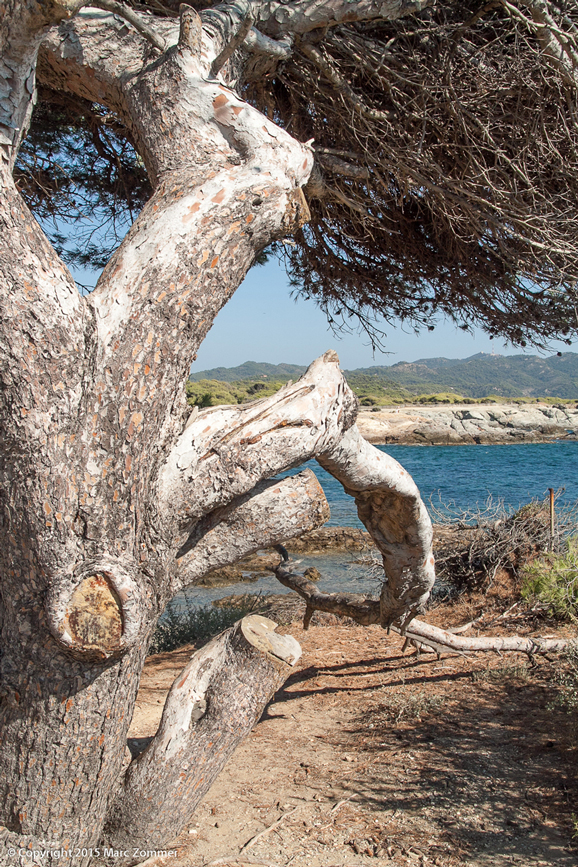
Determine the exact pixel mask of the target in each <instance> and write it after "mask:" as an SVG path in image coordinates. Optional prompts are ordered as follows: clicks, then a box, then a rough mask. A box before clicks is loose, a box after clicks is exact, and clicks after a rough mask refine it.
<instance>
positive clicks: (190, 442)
mask: <svg viewBox="0 0 578 867" xmlns="http://www.w3.org/2000/svg"><path fill="white" fill-rule="evenodd" d="M356 412H357V399H356V398H355V396H354V394H353V393H352V392H351V390H350V389H349V387H348V385H347V383H346V381H345V379H344V377H343V374H342V373H341V371H340V370H339V359H338V358H337V355H336V353H335V352H332V351H330V352H326V353H325V355H323V356H322V357H321V358H318V359H317V360H316V361H314V362H313V364H312V365H311V366H310V367H309V368H308V370H307V372H306V373H305V374H304V375H303V376H302V377H301V379H299V381H298V382H297V383H295V384H294V385H293V384H291V383H289V384H288V385H286V386H284V387H283V388H281V389H280V390H279V391H278V392H277V393H276V394H274V395H273V396H272V397H269V398H265V399H263V400H258V401H255V402H253V403H250V404H246V405H244V406H219V407H214V408H211V409H207V410H201V411H200V412H199V413H198V414H195V415H192V416H191V419H190V422H189V424H188V425H187V426H186V427H185V430H184V431H183V433H182V434H181V436H180V437H179V439H178V440H177V442H176V444H175V446H174V448H173V450H172V451H171V453H170V455H169V457H168V459H167V461H166V463H165V466H164V468H163V470H162V472H161V475H160V479H159V497H160V504H161V508H162V509H163V512H164V513H165V514H166V515H167V518H168V520H169V521H172V525H173V526H174V533H175V534H176V535H180V534H182V533H183V532H184V531H188V527H189V525H190V522H191V521H192V520H196V519H198V518H200V517H201V516H202V515H204V514H206V513H207V512H209V511H212V510H213V509H216V508H218V507H219V506H224V505H226V504H227V503H229V502H231V500H233V499H234V498H235V497H239V496H242V495H243V494H245V493H247V492H248V491H251V490H252V489H253V488H254V487H255V485H256V484H257V483H258V482H260V481H261V479H262V478H263V477H265V478H267V477H271V476H274V475H275V474H276V473H278V472H281V471H282V470H284V469H286V468H287V467H291V466H298V465H299V464H301V463H303V461H306V460H308V459H309V458H311V457H315V456H316V455H318V454H321V453H323V452H326V451H327V450H328V449H329V448H330V446H331V445H332V444H333V442H334V441H336V440H339V439H340V438H341V436H342V434H343V432H344V431H345V430H347V428H348V427H350V426H351V424H352V423H353V422H354V420H355V416H356Z"/></svg>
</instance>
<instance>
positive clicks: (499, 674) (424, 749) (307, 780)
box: [130, 586, 578, 867]
mask: <svg viewBox="0 0 578 867" xmlns="http://www.w3.org/2000/svg"><path fill="white" fill-rule="evenodd" d="M507 591H508V588H504V587H501V588H500V587H499V586H498V587H497V588H494V598H493V599H488V597H485V598H480V597H471V598H470V599H467V600H465V601H464V600H462V601H460V603H459V604H453V605H452V606H447V605H445V606H441V607H440V608H438V609H436V610H435V611H433V612H430V613H429V614H428V615H427V618H426V619H427V620H428V621H429V622H432V623H436V624H437V625H445V626H448V627H449V626H452V625H457V624H459V623H464V622H467V621H469V620H471V619H472V617H473V616H476V615H478V614H479V613H480V607H481V606H482V605H483V607H484V608H485V610H486V611H489V610H491V609H492V607H494V608H495V610H496V611H497V610H498V609H499V608H500V604H501V610H504V608H505V601H506V596H507ZM500 593H501V594H502V596H503V597H504V598H502V599H500V598H499V597H500ZM292 604H293V608H292V609H291V605H289V607H288V600H287V597H285V598H284V605H285V608H284V615H285V619H292V617H291V615H295V614H296V613H299V611H300V601H298V600H295V601H294V602H293V603H292ZM516 611H518V612H519V613H518V614H517V613H516ZM282 616H283V612H281V617H282ZM488 616H489V615H488ZM491 616H493V615H491ZM313 624H314V625H312V626H311V627H310V628H309V630H308V631H307V632H303V630H302V628H301V625H300V623H299V622H295V623H292V624H291V625H289V626H287V625H286V626H283V627H280V631H282V632H290V633H291V634H293V635H294V636H295V637H296V638H297V639H298V641H299V642H300V643H301V645H302V648H303V657H302V659H301V660H300V661H299V663H298V664H297V666H296V668H295V671H294V672H293V674H292V675H291V676H290V678H289V679H288V681H287V682H286V683H285V685H284V686H283V688H282V689H281V690H280V691H279V692H278V693H277V694H276V695H275V696H274V698H273V700H272V701H271V703H270V704H269V706H268V707H267V710H266V712H265V713H264V715H263V717H262V719H261V720H260V721H259V722H258V724H257V725H256V726H255V727H254V729H253V731H252V732H251V734H250V736H249V737H248V738H247V739H246V741H245V742H244V743H242V744H241V745H240V746H239V747H238V749H237V751H236V753H235V754H234V757H233V759H232V760H231V761H230V762H229V764H228V766H227V767H226V768H225V770H224V771H223V773H222V774H221V775H220V777H219V778H218V779H217V780H216V781H215V783H214V785H213V787H212V788H211V790H210V791H209V793H208V795H207V796H206V798H205V800H204V802H203V803H202V805H201V807H200V808H199V810H198V811H197V813H196V815H195V817H194V820H193V822H192V823H191V825H190V827H188V828H186V829H185V831H184V833H183V834H182V835H181V837H180V838H179V840H178V841H177V842H178V850H177V851H178V855H177V857H176V858H175V857H171V858H164V859H163V858H157V859H156V860H154V861H150V862H147V864H151V865H152V864H157V865H160V864H167V865H171V867H184V865H187V867H208V865H217V864H219V865H231V867H232V865H236V867H239V865H249V864H252V865H266V867H290V865H291V867H362V865H367V867H369V865H378V864H383V865H387V867H401V865H404V867H405V865H412V867H418V865H438V867H458V865H471V867H505V865H512V864H521V865H528V867H547V865H548V867H549V865H560V867H576V865H578V840H577V839H576V818H577V817H576V816H575V815H574V814H575V813H578V750H577V749H576V743H575V735H576V730H575V728H572V726H573V725H574V726H575V720H572V719H571V718H570V717H569V716H568V715H567V714H565V713H564V712H563V711H562V710H559V709H555V710H552V709H548V707H547V706H548V704H549V702H550V701H551V700H552V697H553V696H554V686H553V680H552V676H553V672H554V668H555V666H556V665H557V664H558V665H559V662H558V661H557V660H556V659H552V660H547V659H544V658H541V659H538V660H536V663H535V665H532V664H531V663H530V661H529V660H528V659H527V658H526V657H525V656H523V655H520V654H515V655H514V654H512V655H509V656H508V657H507V658H506V657H500V656H498V655H494V654H492V655H490V654H486V655H483V654H478V655H471V656H451V655H449V654H444V655H442V657H441V659H438V658H437V656H436V655H435V654H421V655H417V654H416V652H415V650H413V649H412V650H410V651H408V652H406V653H405V654H403V653H402V640H401V639H399V638H398V637H396V636H393V635H390V636H388V635H387V634H386V633H385V632H384V631H383V630H382V629H381V628H379V627H377V626H372V627H360V626H356V625H352V624H350V623H349V624H348V623H343V622H342V621H339V620H337V619H336V618H334V617H333V616H332V615H319V614H316V615H315V617H314V620H313ZM515 631H517V632H518V633H520V634H526V635H532V634H534V635H536V634H542V635H544V634H548V635H553V634H566V635H568V636H570V635H571V634H572V632H571V630H569V629H565V630H564V629H562V630H560V629H554V628H551V627H548V628H546V629H545V628H544V623H543V622H542V623H538V624H537V623H536V622H535V620H532V619H531V618H528V616H526V614H524V612H522V611H521V610H520V609H514V610H513V611H512V612H511V613H510V615H508V616H507V617H505V618H504V617H502V619H501V620H499V621H498V622H497V623H495V624H494V626H493V628H490V629H485V630H484V634H492V632H494V633H496V634H497V633H504V632H515ZM466 634H467V633H466ZM192 650H193V648H192V647H188V648H184V649H181V650H179V651H174V652H172V653H164V654H159V655H157V656H155V657H150V658H149V659H148V661H147V663H146V666H145V672H144V676H143V679H142V682H141V689H140V692H139V696H138V703H137V709H136V712H135V716H134V719H133V723H132V727H131V732H130V735H131V737H133V738H137V737H147V736H151V735H154V733H155V731H156V727H157V725H158V722H159V719H160V714H161V710H162V705H163V703H164V699H165V695H166V692H167V690H168V688H169V686H170V685H171V683H172V681H173V679H174V678H175V677H176V675H177V674H178V672H179V671H180V670H181V669H182V667H183V666H184V665H185V664H186V662H187V661H188V659H189V657H190V654H191V652H192ZM573 835H574V836H573Z"/></svg>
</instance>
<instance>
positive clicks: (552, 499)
mask: <svg viewBox="0 0 578 867" xmlns="http://www.w3.org/2000/svg"><path fill="white" fill-rule="evenodd" d="M548 490H549V491H550V551H553V550H554V488H548Z"/></svg>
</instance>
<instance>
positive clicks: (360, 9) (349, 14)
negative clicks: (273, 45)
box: [255, 0, 433, 39]
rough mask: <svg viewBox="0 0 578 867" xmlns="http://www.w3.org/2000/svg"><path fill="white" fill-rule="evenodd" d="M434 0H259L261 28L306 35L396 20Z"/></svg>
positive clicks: (277, 33)
mask: <svg viewBox="0 0 578 867" xmlns="http://www.w3.org/2000/svg"><path fill="white" fill-rule="evenodd" d="M432 3H433V0H358V2H356V3H351V2H348V0H301V2H295V3H285V2H283V0H269V2H267V0H256V3H255V5H256V6H257V10H256V15H255V18H256V22H257V27H258V29H259V30H261V31H262V32H263V33H265V34H266V35H267V36H272V37H273V38H275V39H278V38H280V37H283V36H284V35H285V34H288V33H293V34H295V35H303V34H305V33H310V32H311V31H312V30H317V29H319V28H324V27H337V26H338V25H339V24H344V23H346V22H351V21H373V20H375V19H383V20H384V21H393V20H395V19H396V18H401V17H402V16H404V15H411V14H412V13H414V12H420V11H421V10H422V9H425V8H426V7H427V6H431V5H432Z"/></svg>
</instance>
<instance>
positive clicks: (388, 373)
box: [190, 352, 578, 400]
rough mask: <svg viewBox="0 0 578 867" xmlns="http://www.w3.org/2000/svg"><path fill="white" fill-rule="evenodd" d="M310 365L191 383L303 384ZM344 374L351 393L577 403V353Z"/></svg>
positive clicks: (440, 361) (202, 375)
mask: <svg viewBox="0 0 578 867" xmlns="http://www.w3.org/2000/svg"><path fill="white" fill-rule="evenodd" d="M306 369H307V367H306V365H299V364H287V363H285V364H269V363H267V362H255V361H247V362H245V363H244V364H241V365H238V366H237V367H230V368H226V367H217V368H212V369H209V370H201V371H195V372H194V373H191V375H190V380H191V381H192V382H199V381H201V380H217V381H220V382H239V381H243V380H248V379H254V380H260V381H262V382H263V381H267V380H269V381H276V382H288V381H289V380H290V379H292V380H295V379H298V378H299V377H300V376H301V375H302V374H303V373H304V372H305V371H306ZM344 374H345V376H346V378H347V380H348V382H349V383H350V385H351V387H352V388H356V389H357V388H363V390H364V391H365V390H367V389H371V386H372V385H375V386H376V388H378V390H379V391H382V390H383V389H384V388H385V389H390V390H396V391H399V392H400V393H407V396H408V397H411V396H412V395H419V394H425V393H439V392H456V393H458V394H461V395H462V396H463V397H469V398H473V399H476V398H477V399H480V398H484V397H487V396H489V395H496V396H498V397H504V398H515V397H534V398H536V397H559V398H564V399H570V400H574V399H578V353H575V352H564V353H562V354H561V355H552V356H549V357H546V358H544V357H542V356H537V355H491V354H489V353H483V352H478V353H476V354H475V355H471V356H469V357H468V358H461V359H459V358H458V359H450V358H445V357H443V356H439V357H436V358H422V359H418V360H416V361H412V362H407V361H398V362H396V363H395V364H392V365H374V366H373V367H361V368H356V369H355V370H345V371H344Z"/></svg>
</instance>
